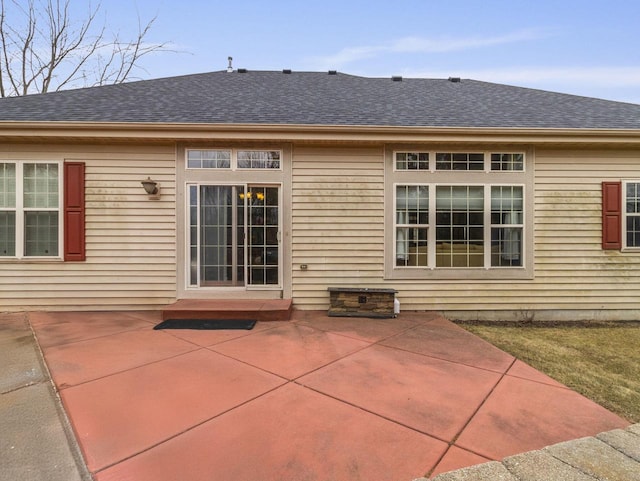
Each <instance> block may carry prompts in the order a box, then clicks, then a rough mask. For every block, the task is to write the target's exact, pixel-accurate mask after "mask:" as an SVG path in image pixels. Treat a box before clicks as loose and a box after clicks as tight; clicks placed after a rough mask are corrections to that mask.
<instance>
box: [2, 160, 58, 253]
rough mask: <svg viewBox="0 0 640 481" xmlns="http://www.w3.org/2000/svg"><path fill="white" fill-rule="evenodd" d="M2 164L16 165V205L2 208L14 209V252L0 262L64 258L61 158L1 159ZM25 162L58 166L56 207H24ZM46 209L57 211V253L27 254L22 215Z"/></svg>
mask: <svg viewBox="0 0 640 481" xmlns="http://www.w3.org/2000/svg"><path fill="white" fill-rule="evenodd" d="M0 162H1V163H3V164H15V166H16V206H15V207H14V208H6V209H5V208H3V209H2V210H3V211H14V212H15V213H16V227H15V229H16V239H15V241H16V252H15V256H2V257H0V262H6V261H15V260H20V261H51V260H63V258H64V212H63V207H62V203H63V199H64V190H63V185H64V179H63V175H64V169H63V166H64V163H63V161H61V160H2V161H0ZM25 164H56V165H57V166H58V207H57V208H34V209H25V207H24V165H25ZM30 210H34V211H47V212H57V213H58V255H55V256H27V255H25V253H24V250H25V249H24V242H25V238H24V217H25V215H24V214H25V212H28V211H30Z"/></svg>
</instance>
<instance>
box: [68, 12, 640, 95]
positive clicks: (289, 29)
mask: <svg viewBox="0 0 640 481" xmlns="http://www.w3.org/2000/svg"><path fill="white" fill-rule="evenodd" d="M71 2H72V4H74V5H76V7H74V8H77V9H78V13H79V14H81V13H82V12H85V11H86V8H87V4H88V2H86V1H82V0H71ZM101 9H102V13H103V14H104V15H105V18H106V19H107V26H108V28H109V29H111V30H113V31H119V32H120V34H121V36H123V37H127V36H131V37H133V36H134V35H135V34H136V31H137V26H138V18H140V19H141V21H142V23H146V21H148V20H150V19H151V18H153V17H156V20H155V22H154V24H153V26H152V28H151V30H150V32H149V34H148V36H147V37H146V40H147V41H149V42H158V43H166V48H167V50H165V51H163V52H160V53H155V54H153V55H151V56H148V57H146V58H145V59H144V61H143V62H142V63H141V67H143V68H142V69H140V70H138V71H137V72H136V77H138V78H143V79H147V78H159V77H167V76H174V75H184V74H192V73H200V72H209V71H215V70H223V69H226V67H227V64H228V62H227V58H228V57H229V56H231V57H233V66H234V68H246V69H248V70H282V69H285V68H287V69H292V70H293V71H296V70H297V71H326V70H338V71H340V72H344V73H348V74H353V75H362V76H370V77H391V76H392V75H402V76H403V77H425V78H448V77H461V78H463V79H464V78H472V79H476V80H484V81H489V82H496V83H503V84H509V85H517V86H522V87H529V88H536V89H543V90H551V91H556V92H565V93H571V94H576V95H584V96H589V97H598V98H604V99H609V100H617V101H623V102H632V103H638V104H640V0H606V1H598V0H579V1H577V0H526V1H525V0H511V1H505V0H477V1H476V0H440V1H436V0H395V1H393V0H387V1H380V0H295V1H291V0H268V1H266V0H261V1H257V0H225V1H220V0H182V1H178V0H102V4H101Z"/></svg>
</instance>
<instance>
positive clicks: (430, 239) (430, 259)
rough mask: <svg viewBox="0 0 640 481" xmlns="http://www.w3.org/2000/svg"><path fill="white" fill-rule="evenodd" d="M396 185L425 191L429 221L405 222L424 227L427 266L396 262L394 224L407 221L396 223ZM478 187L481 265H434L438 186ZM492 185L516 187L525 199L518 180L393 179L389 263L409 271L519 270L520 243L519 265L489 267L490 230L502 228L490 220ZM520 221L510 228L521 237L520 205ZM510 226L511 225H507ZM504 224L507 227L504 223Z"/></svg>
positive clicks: (522, 186)
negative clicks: (480, 213) (513, 228)
mask: <svg viewBox="0 0 640 481" xmlns="http://www.w3.org/2000/svg"><path fill="white" fill-rule="evenodd" d="M399 186H424V187H427V188H428V190H429V222H428V223H427V224H416V225H415V226H414V225H409V227H417V228H426V229H427V265H426V266H398V265H397V264H396V258H397V255H398V253H397V246H398V243H397V232H398V227H407V224H398V223H397V219H396V215H395V209H396V207H395V206H396V193H397V187H399ZM450 186H454V187H482V188H483V230H484V232H483V240H482V242H483V247H484V262H483V266H479V267H461V268H458V267H438V266H436V229H437V224H436V214H437V209H436V205H437V204H436V201H437V200H436V199H437V190H438V187H450ZM492 187H520V188H522V198H523V202H524V199H525V198H526V186H525V185H524V184H521V183H491V184H489V183H455V184H454V183H416V182H410V183H405V182H396V183H394V184H393V206H394V207H393V210H394V216H393V248H392V249H393V264H394V269H412V270H424V269H428V270H431V271H433V270H438V271H440V270H453V269H469V270H502V269H509V270H511V269H522V267H523V266H524V265H525V261H526V253H525V252H524V246H521V252H520V255H521V256H522V260H521V264H522V265H520V266H492V265H491V229H492V228H494V227H495V228H500V227H503V224H493V223H491V188H492ZM522 217H523V219H522V223H521V224H513V226H514V227H517V228H521V229H522V238H523V239H524V236H525V233H526V232H525V226H526V212H525V209H524V208H523V213H522ZM510 225H511V224H510ZM507 227H508V226H507Z"/></svg>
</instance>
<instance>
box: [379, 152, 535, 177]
mask: <svg viewBox="0 0 640 481" xmlns="http://www.w3.org/2000/svg"><path fill="white" fill-rule="evenodd" d="M405 153H411V154H428V155H429V169H398V168H397V165H396V154H405ZM437 154H483V155H484V168H483V169H482V170H445V169H437V168H436V163H437V161H436V155H437ZM492 154H522V159H523V160H522V162H523V165H522V170H492V169H491V155H492ZM391 162H392V163H393V172H414V173H425V172H430V173H437V172H441V173H446V172H454V173H458V174H465V173H467V174H474V173H479V172H485V173H492V174H505V175H518V174H524V173H526V170H527V152H526V151H525V150H517V149H491V150H486V149H467V150H460V149H447V148H442V149H428V150H427V149H419V148H418V149H409V148H407V149H394V150H393V155H392V159H391Z"/></svg>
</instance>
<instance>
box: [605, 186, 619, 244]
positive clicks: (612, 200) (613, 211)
mask: <svg viewBox="0 0 640 481" xmlns="http://www.w3.org/2000/svg"><path fill="white" fill-rule="evenodd" d="M602 248H603V249H622V182H603V183H602Z"/></svg>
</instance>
